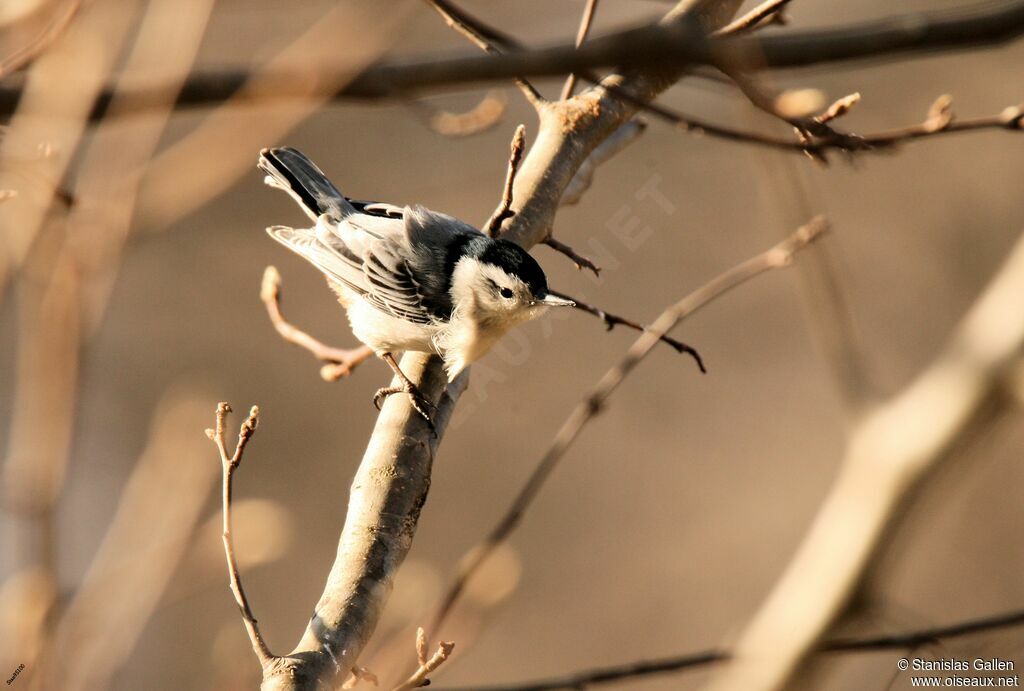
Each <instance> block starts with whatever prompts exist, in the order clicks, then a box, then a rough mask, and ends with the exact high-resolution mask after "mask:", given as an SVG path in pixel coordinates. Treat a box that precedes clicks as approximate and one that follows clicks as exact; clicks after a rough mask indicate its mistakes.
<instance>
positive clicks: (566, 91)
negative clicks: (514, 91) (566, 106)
mask: <svg viewBox="0 0 1024 691" xmlns="http://www.w3.org/2000/svg"><path fill="white" fill-rule="evenodd" d="M786 1H787V2H788V0H786ZM596 10H597V0H587V4H586V6H585V7H584V8H583V16H582V17H581V18H580V28H579V29H578V30H577V31H576V47H577V48H579V47H580V46H581V45H582V44H583V42H584V41H586V40H587V34H589V33H590V25H591V24H592V23H593V21H594V12H595V11H596ZM575 87H576V74H575V73H574V72H570V73H569V76H568V77H566V78H565V86H563V87H562V95H561V97H560V98H561V100H563V101H564V100H565V99H567V98H570V97H572V91H573V89H574V88H575Z"/></svg>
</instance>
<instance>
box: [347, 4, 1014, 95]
mask: <svg viewBox="0 0 1024 691" xmlns="http://www.w3.org/2000/svg"><path fill="white" fill-rule="evenodd" d="M1022 32H1024V0H1012V1H1010V2H1004V3H998V4H996V3H981V4H976V5H974V6H969V7H964V8H958V9H956V10H952V11H945V10H942V11H926V12H910V13H904V14H897V15H892V16H890V17H886V18H882V19H877V20H871V21H866V22H861V23H858V24H851V25H848V26H843V27H837V28H828V29H809V30H805V31H787V32H785V33H784V34H779V35H772V36H758V37H756V38H751V37H742V36H741V37H721V38H710V39H704V38H702V34H701V32H700V30H699V29H698V28H697V25H696V24H691V25H690V26H689V27H688V28H680V27H679V26H678V25H672V24H666V23H661V22H659V23H655V24H651V25H647V26H643V27H639V28H631V29H625V30H620V31H616V32H614V33H610V34H607V35H605V36H601V37H597V38H593V39H591V40H589V41H587V42H586V43H584V44H583V45H581V46H580V47H579V48H577V47H576V45H575V43H571V42H566V43H559V44H555V45H551V46H548V47H545V48H537V49H532V50H517V51H514V52H513V51H510V52H507V53H504V54H502V55H498V56H492V57H488V58H481V57H477V56H469V55H466V56H458V57H451V58H439V59H434V60H421V61H417V62H404V63H378V64H377V65H375V66H374V67H371V68H370V69H368V70H367V71H365V72H364V73H363V74H362V75H361V76H360V77H359V78H358V79H356V80H355V81H354V82H352V84H351V85H350V86H349V89H348V93H349V95H352V96H356V95H358V96H362V97H371V98H373V97H377V98H379V97H382V96H395V95H398V94H400V93H402V92H406V91H408V90H415V89H422V88H424V87H426V86H440V85H454V84H468V83H475V82H481V81H492V80H499V79H507V78H509V77H516V76H519V75H523V76H528V77H532V76H537V77H540V76H555V75H558V74H564V73H566V72H575V73H577V74H582V72H583V71H585V70H593V69H600V68H602V67H616V66H617V69H621V70H625V71H628V70H629V69H644V68H651V67H662V68H676V69H679V68H684V67H687V66H691V65H716V64H718V63H719V62H720V61H722V60H723V59H724V60H725V62H726V63H733V64H735V63H736V62H737V59H739V60H738V62H739V63H740V64H744V65H746V64H747V63H748V62H749V63H750V64H749V67H750V68H752V69H766V68H793V67H808V66H812V65H819V64H824V63H831V62H838V61H847V60H857V59H864V58H879V57H886V56H904V55H908V54H920V53H928V52H936V51H949V50H958V49H964V48H972V47H976V46H982V45H993V44H998V43H1002V42H1005V41H1009V40H1012V39H1015V38H1017V37H1019V36H1020V35H1021V33H1022Z"/></svg>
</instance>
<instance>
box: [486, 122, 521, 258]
mask: <svg viewBox="0 0 1024 691" xmlns="http://www.w3.org/2000/svg"><path fill="white" fill-rule="evenodd" d="M525 141H526V125H519V126H518V127H516V131H515V134H513V135H512V145H511V147H510V150H509V154H508V169H507V171H506V172H505V186H504V188H503V189H502V192H501V202H500V203H499V204H498V208H497V209H495V210H494V213H493V214H491V217H490V218H489V219H487V223H485V224H484V234H485V235H487V236H488V237H492V238H494V237H498V236H499V235H501V224H502V223H504V222H505V219H506V218H512V216H514V215H515V211H513V210H512V186H513V185H514V184H515V182H516V173H517V172H518V171H519V164H520V163H521V162H522V160H523V144H524V142H525Z"/></svg>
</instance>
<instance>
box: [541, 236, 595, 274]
mask: <svg viewBox="0 0 1024 691" xmlns="http://www.w3.org/2000/svg"><path fill="white" fill-rule="evenodd" d="M544 244H545V245H547V246H548V247H550V248H551V249H553V250H554V251H556V252H558V253H560V254H564V255H565V256H567V257H568V258H569V259H570V260H572V263H573V264H575V265H576V269H577V270H579V271H582V270H583V269H590V270H591V271H593V272H594V275H595V276H600V275H601V267H600V266H598V265H597V264H595V263H594V261H593V260H592V259H590V258H589V257H584V256H583V255H582V254H579V253H577V252H576V250H574V249H573V248H572V247H570V246H569V245H567V244H565V243H564V242H559V241H558V240H556V239H555V238H554V236H551V237H549V238H548V239H547V240H545V241H544Z"/></svg>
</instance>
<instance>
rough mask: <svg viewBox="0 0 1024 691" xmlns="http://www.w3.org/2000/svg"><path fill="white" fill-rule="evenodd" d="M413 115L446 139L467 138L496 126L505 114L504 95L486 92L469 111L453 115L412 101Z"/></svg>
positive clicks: (495, 91) (499, 92)
mask: <svg viewBox="0 0 1024 691" xmlns="http://www.w3.org/2000/svg"><path fill="white" fill-rule="evenodd" d="M410 105H411V107H412V110H413V112H414V113H416V114H417V115H419V116H420V117H422V118H423V120H424V122H426V124H427V126H428V127H429V128H430V129H432V130H433V131H435V132H437V133H438V134H442V135H444V136H446V137H469V136H471V135H474V134H479V133H481V132H485V131H487V130H489V129H491V128H492V127H494V126H495V125H497V124H498V123H499V122H500V121H501V118H502V116H503V115H504V114H505V105H506V101H505V95H504V93H503V92H501V91H498V90H496V89H492V90H491V91H488V92H487V93H486V94H485V95H484V97H483V98H482V99H480V102H479V103H477V104H476V105H475V106H473V107H472V108H470V109H469V110H467V111H465V112H462V113H455V112H451V111H448V110H444V109H441V108H436V107H434V106H433V105H431V104H428V103H425V102H423V101H413V102H412V103H411V104H410Z"/></svg>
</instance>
